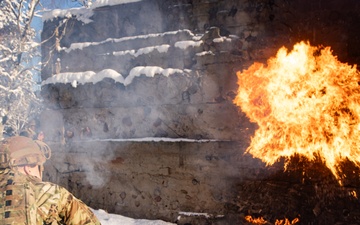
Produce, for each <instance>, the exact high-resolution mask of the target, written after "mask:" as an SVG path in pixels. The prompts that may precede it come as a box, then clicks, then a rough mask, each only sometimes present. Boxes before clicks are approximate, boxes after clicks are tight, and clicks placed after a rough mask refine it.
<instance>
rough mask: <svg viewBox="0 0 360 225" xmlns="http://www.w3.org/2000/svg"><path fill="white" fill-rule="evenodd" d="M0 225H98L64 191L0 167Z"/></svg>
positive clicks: (75, 199)
mask: <svg viewBox="0 0 360 225" xmlns="http://www.w3.org/2000/svg"><path fill="white" fill-rule="evenodd" d="M23 138H25V137H23ZM0 153H1V151H0ZM31 157H33V156H31ZM28 159H30V160H31V158H28ZM25 221H26V222H25ZM0 224H1V225H2V224H4V225H8V224H9V225H10V224H11V225H20V224H21V225H60V224H64V225H65V224H66V225H85V224H87V225H100V222H99V221H98V219H97V218H96V217H95V215H94V214H93V212H92V211H91V210H90V208H89V207H87V206H86V205H85V204H84V203H83V202H82V201H81V200H79V199H77V198H75V197H74V196H73V195H72V194H71V193H70V192H69V191H67V190H66V189H65V188H63V187H61V186H58V185H56V184H53V183H50V182H43V181H41V180H40V179H39V178H37V177H34V176H29V175H25V174H23V173H20V172H19V171H18V170H16V169H11V168H10V167H7V168H1V166H0Z"/></svg>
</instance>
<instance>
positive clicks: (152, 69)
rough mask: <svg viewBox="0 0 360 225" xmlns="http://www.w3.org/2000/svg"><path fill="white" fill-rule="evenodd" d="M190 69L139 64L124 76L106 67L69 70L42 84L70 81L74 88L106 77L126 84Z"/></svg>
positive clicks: (66, 82)
mask: <svg viewBox="0 0 360 225" xmlns="http://www.w3.org/2000/svg"><path fill="white" fill-rule="evenodd" d="M184 72H189V71H184V70H181V69H173V68H166V69H163V68H161V67H158V66H137V67H134V68H132V69H131V70H130V73H129V75H128V76H127V77H126V78H124V77H123V76H122V75H121V74H120V73H118V72H116V71H115V70H112V69H105V70H102V71H100V72H98V73H95V72H93V71H85V72H69V73H59V74H55V75H53V76H52V77H49V78H48V79H46V80H44V81H43V82H42V85H46V84H56V83H63V84H68V83H70V84H71V85H72V86H73V87H74V88H76V87H77V85H78V84H85V83H93V84H95V83H97V82H100V81H102V80H103V79H105V78H111V79H113V80H114V81H115V82H118V83H122V84H124V86H127V85H129V84H131V82H132V81H133V79H134V78H135V77H138V76H141V75H145V76H147V77H154V76H155V75H156V74H162V75H163V76H165V77H168V76H170V75H172V74H175V73H184Z"/></svg>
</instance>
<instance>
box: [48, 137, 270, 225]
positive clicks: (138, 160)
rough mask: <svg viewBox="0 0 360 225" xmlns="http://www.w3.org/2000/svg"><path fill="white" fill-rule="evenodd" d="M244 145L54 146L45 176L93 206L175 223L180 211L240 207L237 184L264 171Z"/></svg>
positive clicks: (221, 210)
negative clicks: (52, 161) (245, 152)
mask: <svg viewBox="0 0 360 225" xmlns="http://www.w3.org/2000/svg"><path fill="white" fill-rule="evenodd" d="M245 145H246V144H243V143H240V142H230V141H229V142H164V141H160V142H152V141H149V142H134V141H123V142H121V141H120V142H119V141H83V142H76V143H75V142H74V143H72V145H71V146H68V147H63V146H60V145H56V144H54V145H52V147H53V148H55V149H56V151H55V152H54V154H53V158H56V160H55V161H56V163H53V164H51V165H50V164H48V165H47V166H46V171H47V174H46V176H47V178H48V179H49V180H51V181H53V182H57V183H61V184H63V185H65V186H66V187H68V188H70V189H71V190H72V192H74V193H75V195H76V196H78V197H79V198H81V199H83V200H84V201H85V202H87V203H88V204H90V206H92V207H94V208H101V209H106V210H108V211H109V212H120V213H122V214H125V215H128V216H131V217H136V218H144V217H146V218H162V219H164V220H167V221H173V222H174V221H176V219H177V217H178V216H179V212H198V213H199V212H202V213H209V214H212V215H213V216H220V215H222V216H225V215H227V214H228V213H229V207H232V208H233V209H237V206H236V204H237V203H236V202H237V190H236V188H237V187H236V184H238V183H240V182H241V181H244V180H248V179H250V178H253V177H254V176H257V177H259V175H260V174H262V175H263V174H264V173H263V172H261V171H260V170H262V169H264V168H263V167H262V166H261V164H260V163H259V161H258V160H255V159H252V157H251V156H249V155H247V156H244V155H243V153H244V146H245ZM204 149H206V150H204ZM54 174H56V176H54ZM232 213H235V211H234V212H232Z"/></svg>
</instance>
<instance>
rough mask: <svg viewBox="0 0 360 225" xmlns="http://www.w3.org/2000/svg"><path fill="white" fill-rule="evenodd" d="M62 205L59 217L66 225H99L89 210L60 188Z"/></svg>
mask: <svg viewBox="0 0 360 225" xmlns="http://www.w3.org/2000/svg"><path fill="white" fill-rule="evenodd" d="M61 192H62V194H61V195H62V201H61V202H62V205H61V209H62V210H61V212H60V217H63V220H64V222H65V224H67V225H101V223H100V221H99V220H98V219H97V218H96V216H95V215H94V213H93V212H92V211H91V209H90V208H89V207H88V206H87V205H86V204H85V203H83V202H82V201H81V200H80V199H77V198H76V197H75V196H74V195H72V194H71V193H70V192H69V191H67V190H66V189H65V188H61Z"/></svg>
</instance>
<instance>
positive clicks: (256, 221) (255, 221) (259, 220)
mask: <svg viewBox="0 0 360 225" xmlns="http://www.w3.org/2000/svg"><path fill="white" fill-rule="evenodd" d="M245 220H246V221H247V222H249V223H252V224H266V223H267V222H266V220H264V218H262V217H259V218H253V217H252V216H250V215H248V216H245Z"/></svg>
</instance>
